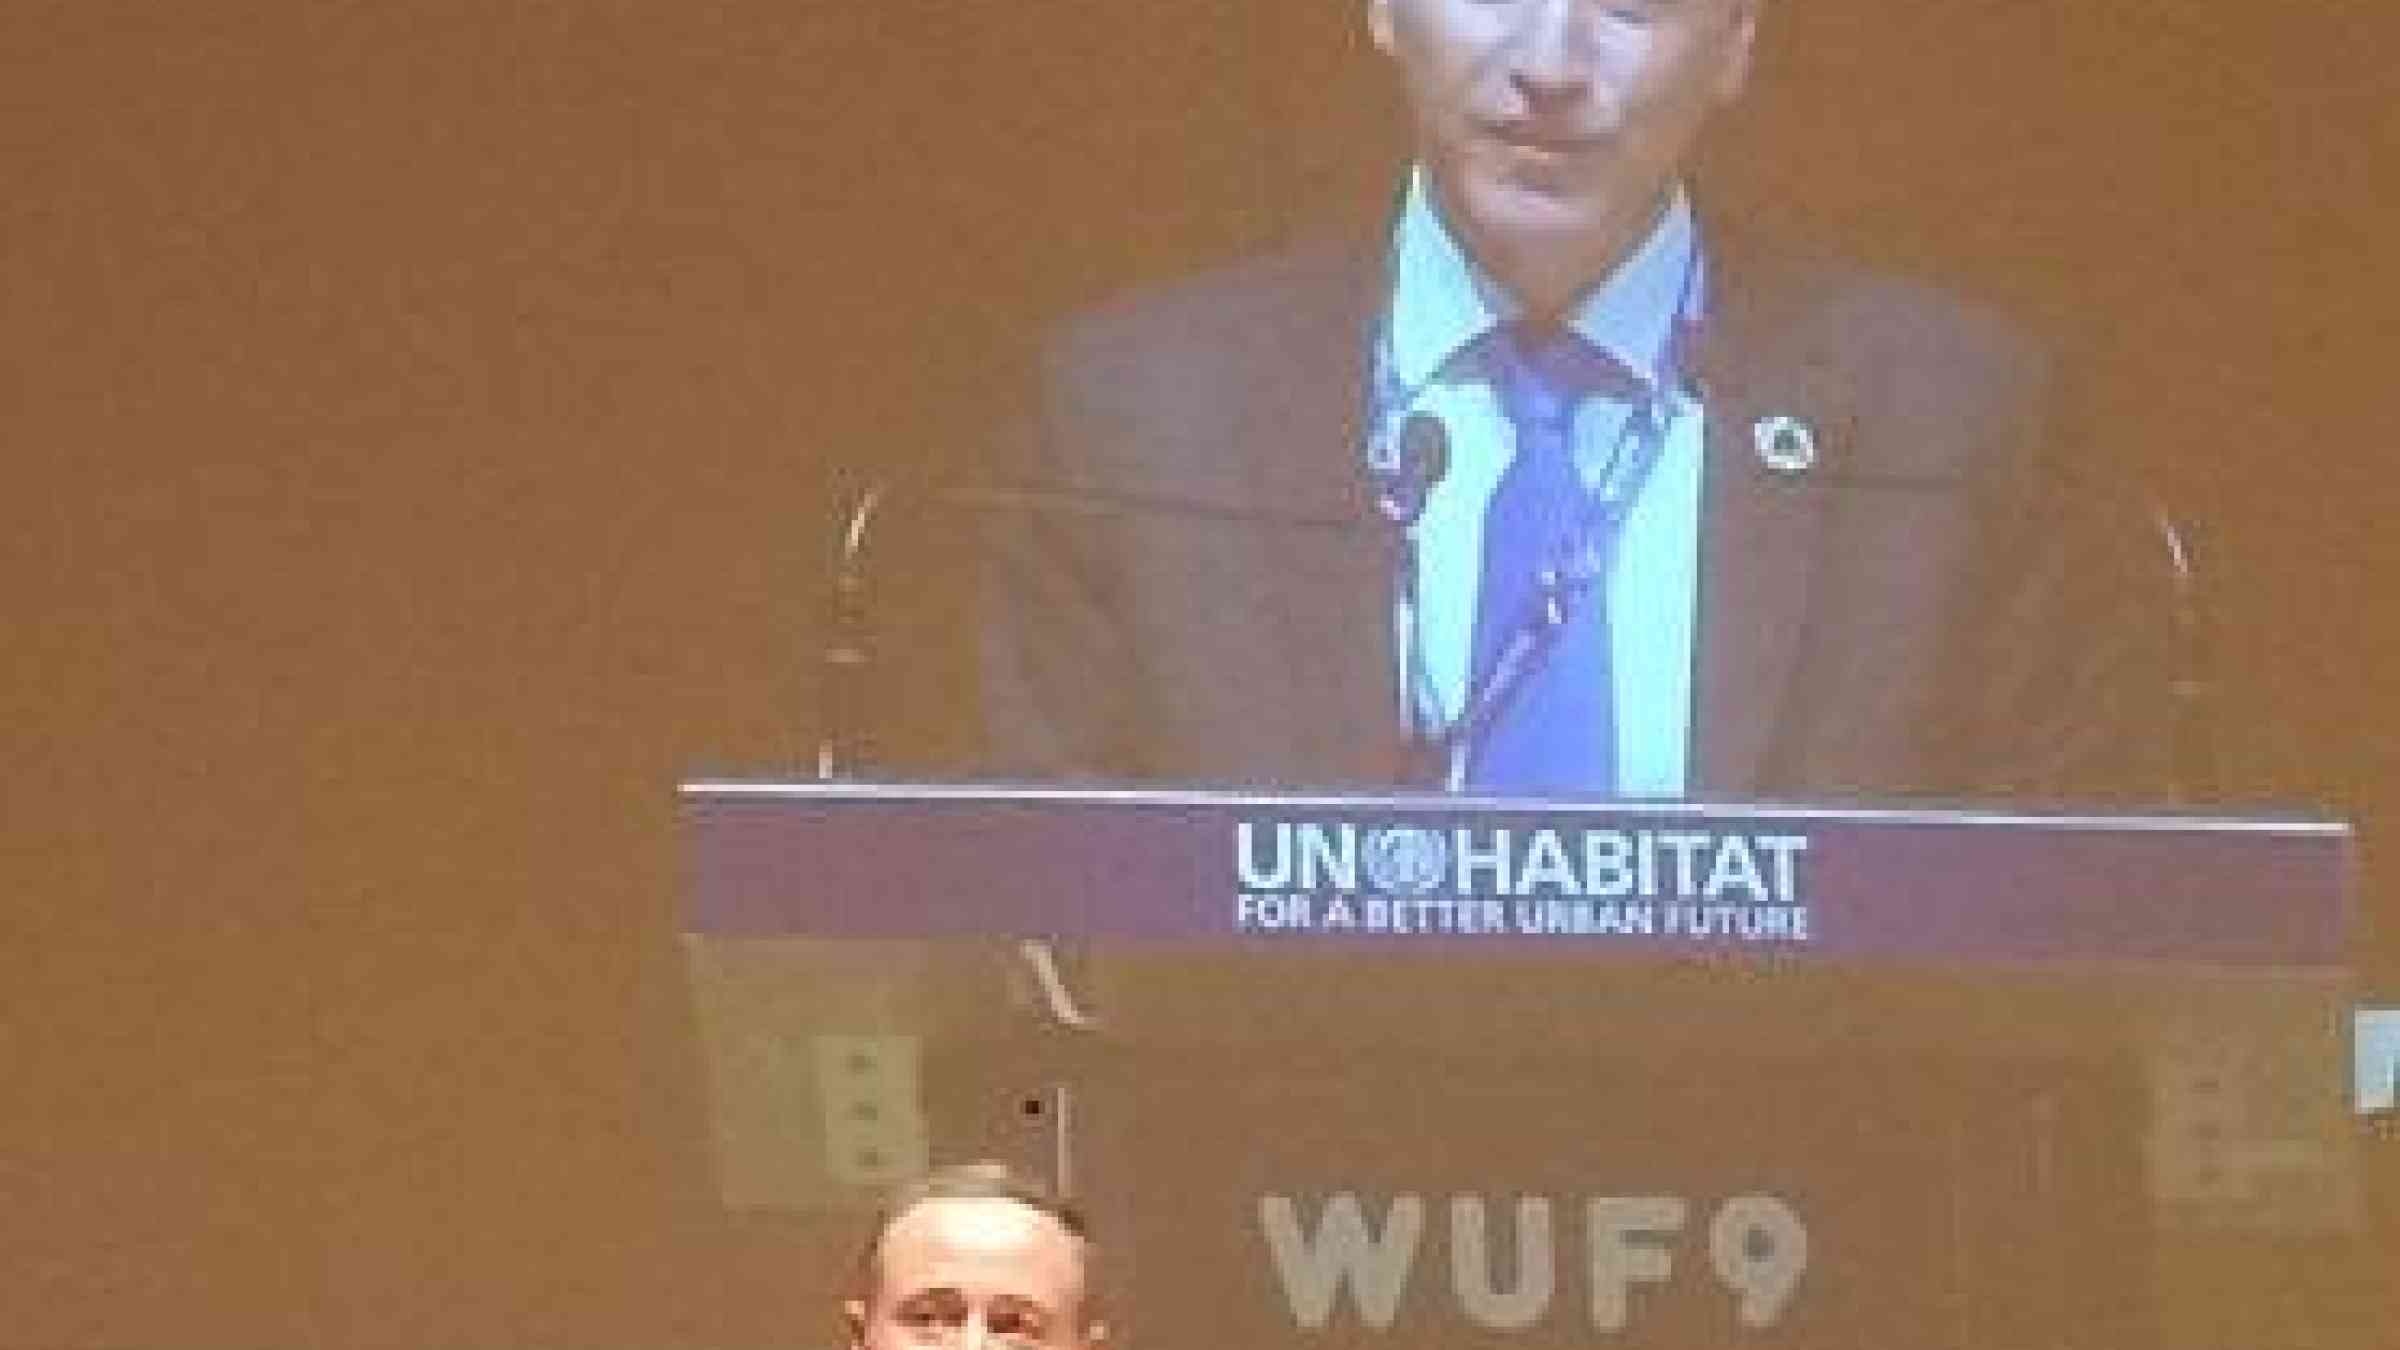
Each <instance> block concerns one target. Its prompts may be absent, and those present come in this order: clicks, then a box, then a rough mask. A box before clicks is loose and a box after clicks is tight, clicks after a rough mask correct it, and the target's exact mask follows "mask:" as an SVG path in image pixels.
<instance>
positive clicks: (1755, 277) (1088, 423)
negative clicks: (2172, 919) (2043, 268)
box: [982, 233, 2166, 800]
mask: <svg viewBox="0 0 2400 1350" xmlns="http://www.w3.org/2000/svg"><path fill="white" fill-rule="evenodd" d="M1710 243H1711V278H1712V283H1711V289H1712V300H1713V304H1712V310H1711V314H1710V316H1709V320H1708V325H1707V329H1706V332H1705V337H1704V340H1703V342H1702V343H1701V351H1700V355H1699V360H1698V361H1697V362H1696V372H1697V375H1698V379H1699V383H1700V387H1701V394H1702V399H1703V402H1704V407H1705V410H1706V426H1707V433H1706V434H1707V442H1706V443H1707V452H1706V470H1705V475H1706V476H1705V480H1704V483H1705V486H1704V489H1703V507H1702V511H1703V517H1702V541H1703V542H1702V557H1701V569H1700V603H1699V611H1700V612H1699V623H1698V626H1697V633H1698V638H1697V643H1696V647H1697V651H1696V655H1695V661H1696V666H1697V669H1696V672H1695V679H1694V701H1695V707H1694V710H1693V721H1692V727H1693V733H1692V734H1693V739H1694V744H1693V747H1692V759H1691V763H1692V779H1693V781H1692V784H1691V792H1692V795H1694V796H1705V797H1713V798H1752V797H1772V798H1811V799H1867V800H1876V799H1902V798H1909V799H1926V798H1942V799H1993V798H2002V797H2006V798H2011V799H2018V800H2023V799H2038V800H2098V799H2117V800H2128V799H2142V798H2147V797H2151V796H2154V795H2156V794H2157V793H2158V791H2159V790H2160V785H2161V782H2162V773H2163V768H2162V766H2163V765H2164V763H2165V760H2166V746H2165V737H2164V734H2163V732H2162V727H2163V726H2164V724H2165V720H2166V719H2165V713H2166V695H2165V679H2164V674H2163V661H2162V659H2161V652H2162V650H2163V646H2164V637H2165V631H2166V630H2165V622H2166V621H2165V615H2166V597H2165V595H2164V591H2163V583H2164V580H2165V570H2164V567H2163V564H2162V562H2161V560H2160V557H2159V555H2158V554H2157V552H2156V549H2157V544H2156V536H2155V534H2154V533H2153V532H2152V530H2151V529H2150V526H2149V524H2148V521H2147V519H2146V516H2145V514H2144V513H2143V512H2142V511H2141V510H2140V509H2138V507H2139V504H2138V502H2137V501H2136V500H2135V499H2134V497H2133V496H2132V495H2131V494H2129V493H2126V492H2124V491H2122V490H2121V489H2120V488H2118V487H2116V486H2113V485H2112V477H2113V476H2112V475H2111V474H2109V473H2106V472H2102V471H2100V469H2101V466H2099V465H2096V464H2093V463H2091V462H2089V461H2088V459H2087V458H2085V455H2086V453H2087V452H2086V451H2085V450H2084V449H2083V448H2082V447H2081V446H2080V444H2079V443H2078V441H2077V440H2076V439H2075V438H2074V437H2073V436H2072V435H2071V434H2070V428H2068V427H2067V426H2066V425H2065V423H2064V419H2063V418H2062V417H2061V416H2060V410H2061V407H2062V404H2063V402H2064V400H2062V399H2061V398H2060V396H2059V391H2058V389H2057V382H2056V380H2055V378H2054V374H2053V371H2052V369H2051V367H2050V364H2049V362H2048V361H2047V360H2046V359H2045V357H2044V356H2043V354H2042V353H2041V352H2040V351H2039V350H2038V349H2037V348H2036V347H2034V346H2033V345H2032V344H2030V343H2029V342H2027V341H2026V340H2025V339H2023V338H2022V337H2021V336H2020V335H2019V334H2018V333H2017V332H2016V331H2015V330H2013V329H2012V328H2010V327H2008V326H2007V325H2005V324H2003V323H2001V322H1999V321H1998V320H1996V319H1995V318H1993V317H1991V316H1988V315H1986V314H1984V313H1982V312H1980V311H1977V310H1974V309H1971V308H1969V307H1967V306H1965V305H1962V304H1960V303H1958V302H1957V301H1955V300H1953V299H1951V298H1949V297H1947V296H1945V295H1943V294H1941V293H1939V292H1936V291H1933V290H1930V289H1928V288H1925V287H1922V286H1918V285H1913V284H1910V283H1906V282H1901V281H1897V280H1894V279H1891V278H1888V277H1883V276H1879V275H1876V274H1871V273H1867V272H1863V271H1860V270H1857V269H1854V268H1849V267H1845V266H1841V265H1838V264H1833V263H1827V262H1818V261H1797V260H1788V259H1787V260H1781V261H1768V260H1767V259H1766V258H1765V257H1764V256H1763V255H1760V254H1758V253H1755V252H1746V251H1743V250H1741V249H1740V248H1739V247H1738V246H1729V245H1728V244H1727V243H1725V242H1724V241H1723V240H1721V239H1720V238H1719V237H1718V236H1717V235H1716V234H1713V233H1712V235H1711V236H1710ZM1383 290H1384V278H1383V276H1382V267H1381V263H1380V251H1379V249H1377V248H1376V247H1374V246H1372V245H1361V244H1358V243H1355V242H1353V243H1347V244H1345V243H1342V242H1338V241H1337V242H1330V243H1325V244H1320V245H1317V246H1313V247H1308V248H1303V249H1300V250H1296V251H1293V252H1289V253H1285V254H1281V255H1278V256H1274V257H1271V258H1265V259H1260V260H1255V261H1251V262H1248V263H1244V264H1240V265H1237V266H1234V267H1231V268H1229V269H1226V270H1223V271H1219V272H1216V273H1212V274H1208V275H1205V276H1202V277H1198V278H1196V279H1192V280H1188V281H1185V282H1182V283H1179V284H1175V285H1173V286H1170V287H1167V288H1163V289H1159V290H1153V291H1150V292H1147V293H1143V294H1139V295H1136V296H1133V297H1130V298H1128V299H1126V300H1124V301H1121V302H1119V303H1116V304H1113V305H1111V306H1109V307H1107V308H1105V309H1103V310H1101V311H1098V312H1096V313H1093V314H1090V315H1088V316H1085V317H1084V318H1082V319H1080V320H1078V321H1076V322H1074V323H1072V324H1070V325H1069V326H1068V327H1067V328H1066V329H1065V330H1064V331H1063V332H1062V334H1061V335H1060V337H1059V338H1058V339H1057V340H1056V341H1055V342H1053V343H1052V344H1051V346H1050V347H1049V349H1048V350H1047V353H1046V357H1045V364H1044V367H1043V391H1042V392H1043V399H1042V407H1041V413H1040V417H1039V419H1038V430H1037V432H1036V434H1035V435H1034V436H1033V437H1031V440H1032V445H1031V446H1030V448H1028V449H1027V451H1026V453H1027V454H1029V455H1030V456H1031V457H1032V458H1031V463H1030V467H1027V468H1015V469H1010V470H1007V471H1006V472H1007V473H1009V474H1010V476H1012V477H1014V476H1017V475H1020V474H1021V475H1024V476H1023V477H1022V478H1020V480H1019V485H1020V486H1025V487H1030V488H1032V489H1034V490H1035V491H1036V493H1037V494H1040V501H1041V502H1043V503H1045V504H1043V505H1038V506H1028V507H1026V508H1025V509H1020V510H1014V511H1001V512H995V513H993V515H992V519H991V521H990V525H989V528H988V529H987V530H986V531H985V534H986V539H987V544H988V549H987V553H986V556H985V558H984V568H985V574H984V590H985V596H986V600H985V604H986V613H985V618H984V625H983V628H984V644H983V653H982V656H983V676H982V679H983V686H984V695H985V697H984V716H985V723H986V738H987V746H988V750H989V753H988V755H987V760H986V767H987V768H988V769H989V770H990V771H991V772H993V773H995V774H998V775H1001V776H1007V777H1041V778H1054V777H1069V778H1077V779H1103V780H1115V781H1133V782H1186V783H1190V782H1198V783H1209V784H1222V785H1246V786H1260V787H1273V788H1282V789H1296V788H1338V787H1372V786H1380V785H1384V784H1388V783H1390V782H1392V781H1393V774H1394V772H1395V766H1396V765H1397V764H1399V763H1400V762H1401V757H1400V756H1399V754H1398V753H1397V751H1398V745H1399V739H1400V738H1399V735H1398V730H1397V728H1398V725H1399V718H1398V713H1397V707H1398V700H1397V696H1396V694H1395V692H1394V660H1393V655H1392V652H1393V634H1392V620H1391V606H1390V596H1391V587H1392V581H1391V568H1392V566H1393V557H1394V541H1393V539H1392V537H1391V534H1390V530H1389V527H1388V526H1385V525H1384V524H1383V523H1382V522H1381V521H1380V520H1379V519H1378V518H1377V516H1376V514H1375V512H1374V510H1373V509H1372V502H1371V494H1370V490H1369V485H1368V483H1367V480H1366V478H1365V476H1364V474H1363V472H1362V471H1361V468H1360V455H1359V450H1358V447H1359V445H1360V420H1361V416H1362V405H1363V401H1364V390H1365V372H1364V369H1363V367H1364V359H1365V352H1366V350H1367V345H1368V338H1369V334H1370V331H1371V330H1370V324H1371V323H1372V322H1373V321H1374V316H1375V314H1376V313H1377V311H1378V309H1379V306H1380V304H1381V302H1382V298H1383ZM1777 415H1781V416H1788V417H1792V418H1796V419H1798V420H1799V421H1801V422H1802V423H1804V424H1806V425H1807V426H1808V427H1809V428H1811V429H1812V430H1813V432H1814V438H1815V441H1816V445H1817V450H1818V457H1817V461H1816V462H1815V464H1814V465H1812V466H1810V467H1809V468H1807V469H1806V470H1804V471H1800V472H1791V471H1787V470H1778V469H1776V468H1772V467H1770V466H1769V465H1768V464H1766V463H1765V462H1764V461H1763V460H1762V458H1761V456H1760V455H1759V454H1758V453H1757V451H1756V447H1755V444H1754V441H1755V433H1754V428H1755V426H1756V424H1757V423H1758V421H1759V420H1760V419H1762V418H1768V417H1773V416H1777Z"/></svg>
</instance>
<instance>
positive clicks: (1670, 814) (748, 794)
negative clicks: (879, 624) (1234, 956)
mask: <svg viewBox="0 0 2400 1350" xmlns="http://www.w3.org/2000/svg"><path fill="white" fill-rule="evenodd" d="M675 793H676V796H677V797H678V798H680V799H682V800H683V801H686V802H710V801H717V802H731V801H775V800H790V801H923V802H959V801H983V802H1028V803H1040V802H1050V803H1060V804H1066V803H1084V804H1095V805H1096V804H1113V805H1144V806H1209V807H1253V808H1260V809H1267V810H1289V809H1295V808H1304V809H1312V810H1357V809H1361V808H1365V809H1374V808H1378V807H1388V808H1396V809H1405V810H1417V811H1422V810H1438V809H1441V808H1443V807H1446V806H1456V807H1465V808H1469V809H1475V810H1507V811H1555V812H1564V813H1598V812H1605V813H1608V814H1611V815H1617V816H1652V817H1657V818H1659V819H1662V820H1677V819H1688V818H1692V817H1717V818H1723V817H1728V816H1731V817H1737V818H1742V819H1752V820H1821V821H1822V820H1832V821H1857V822H1862V823H1869V822H1871V823H1879V824H1891V825H1909V824H1924V825H1981V826H2008V825H2018V826H2040V827H2043V828H2047V829H2065V830H2078V829H2090V830H2117V831H2161V832H2175V833H2186V834H2190V833H2199V834H2272V835H2291V836H2318V837H2332V838H2341V839H2347V838H2348V837H2350V835H2351V834H2352V826H2351V825H2350V823H2349V822H2348V821H2344V820H2337V819H2333V818H2330V817H2322V816H2307V815H2298V814H2295V815H2289V816H2268V815H2239V814H2227V813H2221V812H2212V811H2207V810H2188V811H2187V810H2182V809H2174V810H2158V809H2145V810H2133V811H2122V812H2109V811H2093V810H2089V809H2075V808H2071V807H2065V806H2061V807H2057V808H2043V807H2030V806H2029V807H2013V806H2012V807H2000V808H1995V807H1988V806H1986V807H1977V806H1969V805H1958V806H1941V807H1931V806H1906V807H1904V806H1862V805H1856V804H1810V803H1805V802H1783V801H1776V802H1748V801H1734V800H1663V799H1652V800H1624V801H1611V800H1600V799H1585V798H1546V797H1508V796H1484V795H1478V794H1472V793H1449V792H1436V791H1431V790H1427V791H1415V792H1411V791H1402V792H1367V791H1359V792H1324V791H1308V792H1289V793H1284V792H1265V791H1259V790H1257V789H1236V788H1202V787H1099V786H1089V785H1080V786H1070V785H1061V784H1026V783H958V782H950V783H912V782H897V781H884V782H874V781H860V780H854V779H826V780H810V779H788V780H785V779H740V778H702V779H689V780H686V781H684V782H681V783H678V784H677V785H676V789H675Z"/></svg>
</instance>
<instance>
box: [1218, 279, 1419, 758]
mask: <svg viewBox="0 0 2400 1350" xmlns="http://www.w3.org/2000/svg"><path fill="white" fill-rule="evenodd" d="M1375 256H1376V255H1375V253H1374V251H1373V250H1372V249H1371V248H1369V247H1366V246H1363V245H1355V246H1345V247H1342V248H1339V249H1328V250H1327V251H1326V252H1325V254H1324V255H1323V257H1322V258H1321V259H1320V260H1318V261H1317V262H1315V263H1314V264H1312V265H1311V266H1310V267H1309V268H1307V269H1306V270H1305V271H1303V272H1302V273H1301V274H1300V275H1298V276H1297V277H1295V278H1294V281H1293V284H1294V285H1295V287H1296V288H1297V289H1298V290H1299V291H1300V292H1301V293H1302V296H1301V298H1302V301H1303V302H1302V303H1299V304H1296V305H1294V306H1293V307H1292V309H1291V311H1290V312H1291V314H1292V315H1293V316H1294V321H1293V323H1292V326H1291V329H1290V331H1288V332H1282V333H1276V334H1262V335H1261V340H1260V341H1259V342H1258V344H1257V345H1256V347H1255V348H1254V349H1253V353H1252V358H1251V359H1253V360H1254V361H1256V362H1257V363H1258V369H1257V370H1256V371H1255V378H1256V380H1257V384H1256V386H1255V387H1256V388H1259V389H1263V390H1266V391H1269V396H1268V397H1267V398H1265V399H1261V400H1258V401H1256V402H1255V403H1253V404H1252V405H1251V407H1252V410H1253V413H1254V415H1255V416H1256V417H1258V418H1259V421H1258V422H1257V424H1255V425H1252V426H1249V427H1247V428H1245V434H1246V440H1247V442H1248V444H1249V446H1250V447H1251V450H1252V453H1253V454H1254V455H1255V456H1256V470H1255V472H1256V481H1257V482H1258V483H1259V484H1260V485H1261V487H1262V489H1263V496H1262V505H1263V507H1264V509H1265V510H1266V511H1267V512H1268V513H1269V514H1270V515H1273V516H1276V517H1280V518H1286V519H1291V518H1297V519H1300V520H1303V521H1307V522H1319V523H1311V524H1306V525H1302V526H1299V527H1297V528H1292V529H1279V530H1273V531H1269V532H1268V534H1267V539H1266V543H1265V546H1264V547H1263V548H1262V550H1261V559H1260V561H1261V564H1262V565H1263V566H1265V567H1266V568H1268V569H1270V570H1269V572H1268V573H1267V575H1265V576H1263V577H1262V578H1261V580H1262V582H1264V583H1266V584H1264V585H1262V586H1261V587H1260V589H1259V592H1258V593H1259V594H1260V595H1261V596H1262V597H1273V603H1274V604H1275V606H1276V608H1275V610H1274V612H1273V613H1271V614H1268V615H1266V616H1264V617H1265V618H1266V619H1267V620H1268V621H1269V622H1270V623H1272V624H1273V625H1274V627H1275V629H1276V630H1277V632H1278V637H1279V640H1280V642H1281V645H1282V650H1283V651H1284V652H1285V653H1287V654H1288V657H1287V660H1288V666H1287V668H1288V670H1289V671H1290V673H1291V677H1292V680H1293V685H1292V688H1291V689H1290V690H1289V691H1286V695H1285V699H1286V702H1287V703H1288V705H1289V706H1290V707H1291V708H1292V709H1293V712H1294V718H1295V725H1293V726H1292V727H1291V729H1290V731H1291V739H1292V745H1291V767H1292V771H1293V772H1294V773H1295V774H1296V775H1298V776H1300V777H1302V778H1304V779H1311V780H1318V781H1323V782H1329V783H1338V782H1382V781H1388V780H1389V778H1390V777H1391V774H1392V771H1393V767H1394V763H1395V755H1396V749H1397V746H1398V743H1399V734H1398V729H1397V715H1396V713H1395V711H1394V710H1395V708H1396V706H1397V694H1396V692H1395V689H1394V681H1393V666H1392V650H1391V641H1392V635H1391V609H1390V594H1389V592H1390V587H1391V554H1390V548H1391V539H1390V537H1389V533H1388V531H1387V530H1386V529H1385V527H1384V526H1383V524H1382V522H1381V521H1380V520H1379V519H1378V518H1377V517H1376V515H1375V512H1374V509H1373V503H1372V494H1371V492H1370V490H1369V487H1368V484H1367V481H1366V475H1365V472H1364V469H1363V466H1362V463H1361V460H1360V453H1359V452H1360V447H1361V445H1362V444H1363V441H1362V439H1361V437H1362V426H1363V421H1364V416H1365V406H1364V405H1365V394H1366V351H1367V340H1368V339H1367V335H1368V332H1369V324H1370V321H1371V319H1372V316H1373V314H1374V312H1375V307H1376V305H1377V303H1378V300H1377V291H1378V290H1379V289H1380V286H1381V284H1382V278H1381V276H1380V268H1378V267H1377V266H1376V264H1375V262H1374V258H1375Z"/></svg>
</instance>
